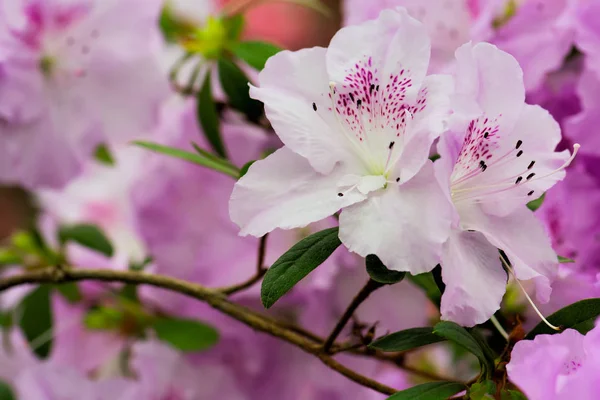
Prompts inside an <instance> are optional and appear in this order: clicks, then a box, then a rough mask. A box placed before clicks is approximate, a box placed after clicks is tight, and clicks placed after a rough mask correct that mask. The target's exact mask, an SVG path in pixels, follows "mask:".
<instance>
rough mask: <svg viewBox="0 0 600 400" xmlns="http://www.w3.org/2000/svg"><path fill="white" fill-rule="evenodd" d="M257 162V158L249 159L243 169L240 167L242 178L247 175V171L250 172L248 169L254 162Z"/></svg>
mask: <svg viewBox="0 0 600 400" xmlns="http://www.w3.org/2000/svg"><path fill="white" fill-rule="evenodd" d="M255 162H256V160H252V161H248V162H247V163H246V164H244V166H243V167H242V169H240V178H241V177H242V176H244V175H246V173H247V172H248V170H249V169H250V167H251V166H252V164H254V163H255Z"/></svg>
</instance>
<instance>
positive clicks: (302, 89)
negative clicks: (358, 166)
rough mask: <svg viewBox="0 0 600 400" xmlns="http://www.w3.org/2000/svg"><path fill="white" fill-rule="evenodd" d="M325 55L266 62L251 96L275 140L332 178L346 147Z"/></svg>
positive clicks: (309, 52)
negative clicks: (262, 106) (261, 107)
mask: <svg viewBox="0 0 600 400" xmlns="http://www.w3.org/2000/svg"><path fill="white" fill-rule="evenodd" d="M325 52H326V49H324V48H322V47H314V48H312V49H303V50H300V51H297V52H291V51H282V52H280V53H278V54H276V55H275V56H273V57H271V58H270V59H269V60H268V61H267V64H266V66H265V68H264V69H263V70H262V72H261V73H260V75H259V81H260V87H254V86H250V95H251V96H252V97H253V98H255V99H257V100H260V101H262V102H263V103H265V112H266V114H267V117H268V118H269V121H270V122H271V124H272V125H273V128H274V129H275V132H277V136H279V138H280V139H281V140H282V141H283V143H284V144H285V145H286V146H287V147H288V148H289V149H291V150H292V151H294V152H296V153H298V154H299V155H301V156H303V157H305V158H306V159H307V160H308V161H309V162H310V165H311V166H312V167H313V168H314V169H315V170H317V171H318V172H321V173H328V172H330V171H331V170H332V169H333V167H334V166H335V164H336V162H338V161H339V160H341V159H342V158H343V150H344V148H345V146H346V143H347V139H345V138H344V137H343V136H340V133H338V131H337V129H339V124H338V122H337V121H336V119H335V115H334V114H333V113H332V112H331V111H329V110H330V109H331V107H332V103H331V99H330V98H329V77H328V76H327V71H326V70H325Z"/></svg>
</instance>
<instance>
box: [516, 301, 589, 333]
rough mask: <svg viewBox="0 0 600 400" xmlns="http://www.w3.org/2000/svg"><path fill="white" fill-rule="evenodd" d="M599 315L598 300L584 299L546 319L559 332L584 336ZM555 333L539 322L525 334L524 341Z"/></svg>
mask: <svg viewBox="0 0 600 400" xmlns="http://www.w3.org/2000/svg"><path fill="white" fill-rule="evenodd" d="M599 315H600V299H586V300H581V301H578V302H577V303H573V304H571V305H569V306H566V307H565V308H562V309H560V310H558V311H557V312H555V313H554V314H552V315H551V316H549V317H547V318H546V319H547V320H548V321H549V322H550V323H551V324H553V325H555V326H559V327H561V328H562V329H561V331H562V330H564V329H567V328H571V329H575V330H576V331H579V332H581V333H582V334H586V333H587V332H589V331H590V330H591V329H592V328H593V327H594V321H595V320H596V318H598V316H599ZM555 333H558V332H557V331H555V330H553V329H552V328H550V327H549V326H547V325H546V324H545V323H544V322H543V321H542V322H540V323H539V324H538V325H537V326H536V327H535V328H533V330H532V331H531V332H529V333H528V334H527V336H526V337H525V338H526V339H533V338H534V337H536V336H537V335H540V334H549V335H552V334H555Z"/></svg>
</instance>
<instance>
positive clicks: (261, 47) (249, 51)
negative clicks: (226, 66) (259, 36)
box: [232, 41, 281, 71]
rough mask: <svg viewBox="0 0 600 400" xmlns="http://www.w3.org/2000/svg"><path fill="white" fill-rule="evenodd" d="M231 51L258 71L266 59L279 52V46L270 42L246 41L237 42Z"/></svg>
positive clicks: (263, 65)
mask: <svg viewBox="0 0 600 400" xmlns="http://www.w3.org/2000/svg"><path fill="white" fill-rule="evenodd" d="M232 51H233V53H234V54H235V55H236V57H238V58H240V59H242V60H244V61H245V62H246V63H247V64H248V65H250V66H251V67H253V68H255V69H257V70H259V71H260V70H262V69H263V68H264V67H265V63H266V62H267V60H268V59H269V58H270V57H272V56H274V55H275V54H277V53H279V52H280V51H281V48H280V47H278V46H275V45H274V44H271V43H266V42H259V41H248V42H240V43H237V44H236V45H235V46H233V48H232Z"/></svg>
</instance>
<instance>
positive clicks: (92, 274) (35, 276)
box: [0, 267, 396, 395]
mask: <svg viewBox="0 0 600 400" xmlns="http://www.w3.org/2000/svg"><path fill="white" fill-rule="evenodd" d="M85 280H96V281H102V282H123V283H131V284H145V285H151V286H155V287H159V288H163V289H168V290H172V291H175V292H178V293H181V294H185V295H187V296H189V297H193V298H195V299H198V300H200V301H203V302H205V303H207V304H209V305H210V306H211V307H213V308H215V309H217V310H219V311H221V312H223V313H224V314H227V315H229V316H230V317H232V318H235V319H237V320H238V321H240V322H242V323H244V324H245V325H247V326H249V327H251V328H253V329H256V330H258V331H261V332H264V333H267V334H269V335H271V336H274V337H277V338H280V339H282V340H284V341H286V342H288V343H291V344H293V345H295V346H296V347H298V348H300V349H302V350H303V351H305V352H307V353H309V354H313V355H315V356H317V358H319V359H320V360H321V361H322V362H323V363H324V364H326V365H327V366H329V367H330V368H331V369H333V370H335V371H337V372H338V373H340V374H342V375H344V376H345V377H347V378H348V379H350V380H352V381H354V382H356V383H358V384H360V385H362V386H365V387H369V388H371V389H373V390H376V391H378V392H379V393H383V394H388V395H389V394H393V393H395V392H396V390H395V389H393V388H391V387H389V386H386V385H383V384H381V383H379V382H377V381H375V380H373V379H370V378H367V377H366V376H363V375H361V374H359V373H357V372H355V371H353V370H351V369H348V368H346V367H345V366H343V365H341V364H340V363H338V362H337V361H335V360H334V359H333V358H332V357H331V356H329V355H327V354H325V353H323V351H322V348H321V346H320V345H319V344H316V343H314V342H313V341H312V340H310V339H308V338H306V337H304V336H302V335H300V334H298V333H296V332H294V331H292V330H290V329H287V328H285V327H282V326H281V325H279V324H277V323H276V321H275V320H273V319H271V318H269V317H266V316H263V315H260V314H259V313H257V312H256V311H253V310H251V309H249V308H246V307H244V306H241V305H239V304H235V303H233V302H231V301H230V300H229V299H227V297H226V296H225V295H224V294H223V293H220V292H217V291H215V290H213V289H209V288H206V287H204V286H201V285H197V284H194V283H190V282H186V281H183V280H180V279H175V278H171V277H168V276H162V275H154V274H148V273H144V272H141V271H117V270H106V269H102V270H95V269H67V268H65V269H56V268H51V267H49V268H43V269H39V270H34V271H27V272H24V273H22V274H19V275H13V276H8V277H5V278H2V279H0V291H3V290H6V289H9V288H12V287H15V286H19V285H25V284H36V283H37V284H39V283H65V282H78V281H85Z"/></svg>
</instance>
